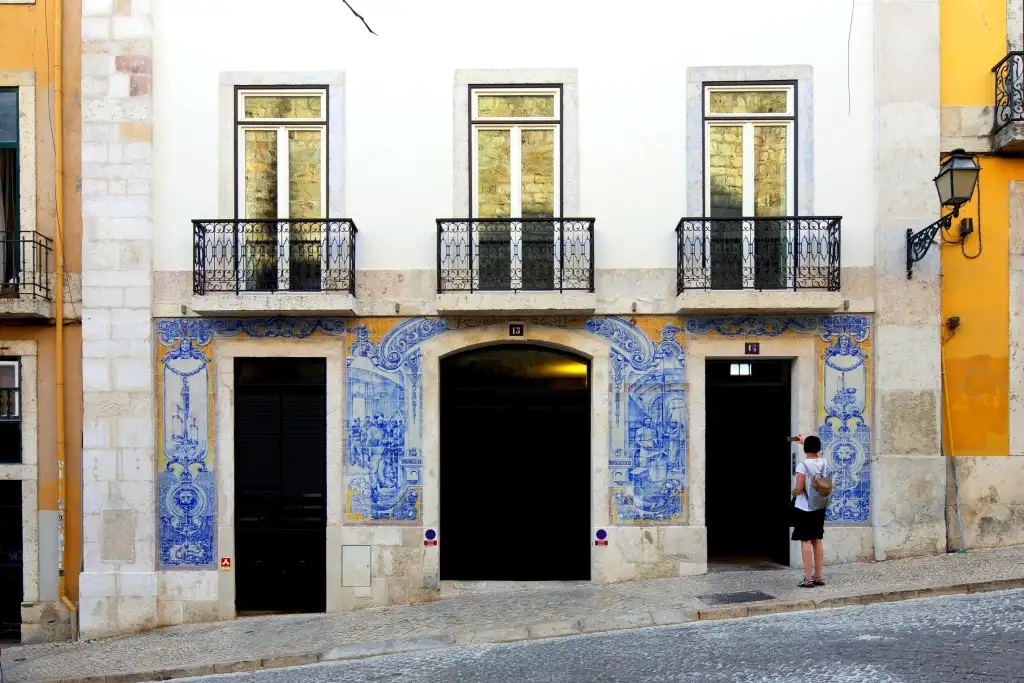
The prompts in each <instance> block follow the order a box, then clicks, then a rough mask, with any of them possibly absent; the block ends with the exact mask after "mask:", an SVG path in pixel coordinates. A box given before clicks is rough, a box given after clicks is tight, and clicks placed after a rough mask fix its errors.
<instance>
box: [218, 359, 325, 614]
mask: <svg viewBox="0 0 1024 683" xmlns="http://www.w3.org/2000/svg"><path fill="white" fill-rule="evenodd" d="M235 372H236V389H235V605H236V609H237V610H238V611H239V612H322V611H324V609H325V606H326V569H325V563H326V549H325V545H326V528H327V393H326V384H325V379H326V361H325V360H324V359H280V358H274V359H251V358H247V359H237V360H236V366H235Z"/></svg>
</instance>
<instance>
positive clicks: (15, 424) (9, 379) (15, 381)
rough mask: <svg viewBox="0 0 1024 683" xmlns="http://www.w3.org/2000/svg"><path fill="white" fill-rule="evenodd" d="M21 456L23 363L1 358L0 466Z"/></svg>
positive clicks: (15, 460) (19, 459) (12, 462)
mask: <svg viewBox="0 0 1024 683" xmlns="http://www.w3.org/2000/svg"><path fill="white" fill-rule="evenodd" d="M21 456H22V453H21V361H20V360H19V359H17V358H0V464H14V463H19V462H21Z"/></svg>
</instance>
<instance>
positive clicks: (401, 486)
mask: <svg viewBox="0 0 1024 683" xmlns="http://www.w3.org/2000/svg"><path fill="white" fill-rule="evenodd" d="M447 330H448V322H447V320H445V319H444V318H409V319H406V320H403V321H401V322H399V323H398V324H397V325H395V326H394V327H393V328H391V330H390V331H389V332H387V333H386V334H385V335H384V336H383V338H382V339H381V340H380V343H378V344H375V343H374V342H373V341H372V339H371V334H370V329H369V328H368V327H367V326H366V325H359V326H357V327H354V328H352V329H351V330H350V334H351V335H352V336H351V337H350V345H349V356H348V360H347V365H348V372H347V380H346V381H347V385H348V386H347V390H346V392H345V393H346V399H345V400H346V401H347V410H346V415H347V419H348V424H347V425H346V430H347V433H348V439H347V444H348V449H347V453H346V458H345V502H346V504H345V512H346V519H347V521H349V522H355V523H359V522H370V523H380V522H389V523H392V524H403V523H404V524H415V523H418V522H419V521H420V520H421V516H422V497H423V484H422V465H423V455H422V453H423V450H422V448H423V446H422V442H423V421H422V420H423V370H422V359H421V354H420V350H419V348H418V347H419V345H420V344H421V343H423V342H424V341H426V340H427V339H430V338H431V337H434V336H436V335H438V334H441V333H443V332H445V331H447Z"/></svg>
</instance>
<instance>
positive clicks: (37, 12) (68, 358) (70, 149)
mask: <svg viewBox="0 0 1024 683" xmlns="http://www.w3.org/2000/svg"><path fill="white" fill-rule="evenodd" d="M58 2H60V3H61V6H62V7H63V31H62V34H63V49H62V51H61V53H62V57H63V58H62V62H63V64H62V67H63V79H62V80H63V91H64V92H63V97H62V98H61V99H62V102H63V119H64V126H63V131H61V133H62V135H61V137H62V147H63V149H64V213H63V221H62V224H61V226H60V229H61V234H62V236H63V239H64V244H65V251H64V267H65V271H66V272H67V274H68V275H67V277H66V278H65V284H66V286H70V285H71V284H72V283H73V282H75V281H77V280H78V279H79V278H80V274H81V271H82V219H81V194H80V192H79V190H78V185H79V181H80V178H81V168H82V165H81V158H82V156H81V146H82V138H81V129H82V128H81V119H82V112H81V105H80V99H81V98H80V97H79V93H80V91H81V62H82V56H81V55H82V41H81V35H82V30H81V15H82V4H81V0H36V1H35V3H34V4H25V5H22V4H0V70H2V71H29V70H31V71H34V72H35V79H36V112H35V113H36V120H35V127H36V140H35V152H36V164H35V171H36V197H37V200H36V201H37V204H36V225H35V229H36V230H37V231H38V232H39V233H41V234H43V235H45V236H47V237H50V238H51V239H53V238H55V237H56V234H57V229H58V228H57V220H56V211H57V201H56V197H57V190H56V187H57V184H56V152H55V144H56V143H55V137H56V136H55V135H54V130H53V123H54V119H53V116H54V109H55V107H54V97H55V89H54V81H53V73H54V69H53V65H54V61H55V49H56V43H55V40H54V35H55V34H54V28H55V24H54V20H55V18H56V9H57V6H58ZM51 269H52V272H54V273H55V272H56V261H55V260H54V261H53V262H52V263H51ZM80 316H81V310H80V306H69V307H66V308H65V319H66V320H68V321H69V324H68V325H67V326H66V327H65V339H64V359H65V361H64V363H65V366H64V386H65V414H66V416H67V419H66V422H65V434H66V441H67V447H66V452H65V472H66V474H67V486H66V489H67V498H66V500H65V510H66V514H65V519H66V522H65V534H66V540H65V547H66V554H65V557H64V567H65V575H66V578H67V590H68V596H69V597H70V598H71V599H72V600H76V599H77V595H78V573H79V567H80V565H81V561H82V552H81V549H82V533H81V527H82V514H81V509H82V506H81V470H82V456H81V443H82V364H81V358H82V341H81V328H80V327H79V322H80V320H79V318H80ZM0 339H9V340H23V339H26V340H27V339H32V340H35V341H36V342H37V344H38V354H39V355H38V360H37V363H38V365H37V367H38V376H37V378H36V382H37V386H38V397H39V430H38V439H39V443H38V453H39V470H38V476H39V509H40V510H47V511H56V510H57V439H56V430H55V428H54V425H55V423H56V419H57V416H56V412H57V404H56V347H55V339H56V334H55V333H54V325H53V323H52V322H51V323H49V324H42V325H37V324H22V323H19V322H16V321H0ZM40 559H41V561H45V562H49V561H50V560H49V559H48V558H40Z"/></svg>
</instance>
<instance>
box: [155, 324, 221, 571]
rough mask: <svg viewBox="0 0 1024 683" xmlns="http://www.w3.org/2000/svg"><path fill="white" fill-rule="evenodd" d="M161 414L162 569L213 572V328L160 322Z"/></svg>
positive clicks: (159, 504) (159, 509)
mask: <svg viewBox="0 0 1024 683" xmlns="http://www.w3.org/2000/svg"><path fill="white" fill-rule="evenodd" d="M157 337H158V339H159V347H158V359H159V366H161V369H160V380H159V383H158V387H159V389H160V392H161V394H160V400H161V414H160V420H159V424H160V433H159V444H160V446H159V448H160V453H159V471H158V473H157V491H158V494H157V495H158V500H157V515H158V517H159V524H158V529H157V538H158V545H159V558H158V561H159V565H160V567H161V568H166V569H213V568H215V561H214V554H215V553H214V548H215V545H214V544H215V530H216V502H217V493H216V486H215V482H214V474H213V453H212V452H211V449H210V444H211V442H212V438H211V437H212V435H211V420H210V417H211V412H212V401H211V399H212V385H211V381H210V380H211V378H210V369H211V366H212V353H211V348H210V346H211V344H210V342H211V340H212V338H213V331H212V325H211V323H210V322H209V321H207V320H200V319H196V318H181V319H174V320H161V321H159V322H158V323H157Z"/></svg>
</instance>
